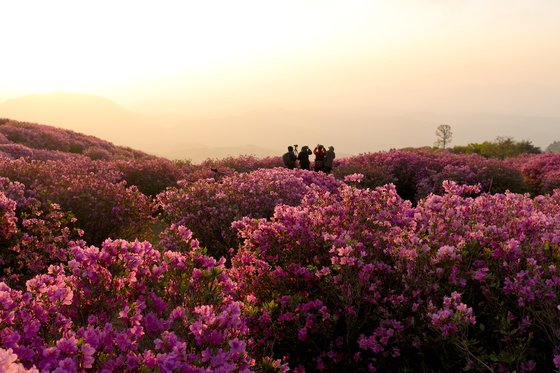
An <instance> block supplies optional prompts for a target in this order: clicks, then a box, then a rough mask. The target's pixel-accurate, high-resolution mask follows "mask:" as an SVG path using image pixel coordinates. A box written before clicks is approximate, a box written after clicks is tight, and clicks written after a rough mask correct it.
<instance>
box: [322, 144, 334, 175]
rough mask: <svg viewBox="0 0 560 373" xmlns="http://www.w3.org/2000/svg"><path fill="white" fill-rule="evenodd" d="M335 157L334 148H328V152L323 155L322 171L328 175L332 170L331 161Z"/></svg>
mask: <svg viewBox="0 0 560 373" xmlns="http://www.w3.org/2000/svg"><path fill="white" fill-rule="evenodd" d="M335 157H336V155H335V154H334V147H332V146H329V150H327V152H326V153H325V163H324V165H323V170H324V171H325V172H326V173H327V174H330V173H331V171H332V168H333V161H334V158H335Z"/></svg>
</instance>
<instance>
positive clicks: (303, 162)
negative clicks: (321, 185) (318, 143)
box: [297, 145, 313, 170]
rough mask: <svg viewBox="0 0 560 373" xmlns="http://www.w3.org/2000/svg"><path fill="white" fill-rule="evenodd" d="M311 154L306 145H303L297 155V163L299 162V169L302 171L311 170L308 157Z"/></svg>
mask: <svg viewBox="0 0 560 373" xmlns="http://www.w3.org/2000/svg"><path fill="white" fill-rule="evenodd" d="M311 154H313V153H312V151H311V149H309V147H308V146H307V145H304V146H303V147H302V148H301V151H300V152H299V154H298V157H297V158H298V161H299V167H301V169H302V170H309V169H311V168H310V166H311V162H310V161H309V156H310V155H311Z"/></svg>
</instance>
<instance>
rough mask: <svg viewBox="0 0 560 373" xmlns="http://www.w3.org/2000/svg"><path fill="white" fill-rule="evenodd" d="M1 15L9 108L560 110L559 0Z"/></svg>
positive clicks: (112, 2)
mask: <svg viewBox="0 0 560 373" xmlns="http://www.w3.org/2000/svg"><path fill="white" fill-rule="evenodd" d="M0 14H1V15H2V21H1V22H0V35H1V36H0V38H1V41H2V42H1V43H0V56H1V57H0V102H1V101H2V100H4V99H8V98H11V97H16V96H18V95H25V94H30V93H46V92H55V91H70V92H81V93H88V94H95V95H99V96H103V97H106V98H109V99H111V100H113V101H115V102H117V103H118V104H121V105H124V106H126V107H128V108H129V109H133V110H136V111H144V112H150V113H160V112H169V113H184V114H192V115H201V116H207V117H211V116H219V115H230V114H236V113H237V114H239V113H243V112H248V111H252V110H263V109H288V110H291V109H294V110H311V111H315V112H317V111H321V110H342V111H346V112H351V113H352V114H353V115H354V114H356V115H359V114H360V113H362V112H376V113H378V114H382V115H393V114H396V115H399V114H402V113H406V112H430V113H452V112H461V113H498V114H506V115H538V116H560V105H559V104H558V103H559V102H560V68H559V66H560V23H559V21H558V20H559V19H560V1H557V0H507V1H506V0H464V1H461V0H386V1H379V0H363V1H356V0H336V1H335V0H278V1H271V0H197V1H189V0H181V1H179V0H178V1H171V0H157V1H144V0H96V1H81V0H49V1H44V0H36V1H32V0H17V1H2V2H1V3H0Z"/></svg>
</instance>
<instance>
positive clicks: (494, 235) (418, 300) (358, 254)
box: [231, 183, 560, 371]
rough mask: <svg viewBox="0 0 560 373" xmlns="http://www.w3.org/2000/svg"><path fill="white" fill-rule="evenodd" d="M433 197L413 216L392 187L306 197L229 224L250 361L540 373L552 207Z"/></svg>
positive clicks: (553, 261)
mask: <svg viewBox="0 0 560 373" xmlns="http://www.w3.org/2000/svg"><path fill="white" fill-rule="evenodd" d="M445 191H446V194H445V195H443V196H437V195H432V196H430V197H428V198H427V199H425V200H421V201H420V202H419V204H418V206H416V207H413V206H412V205H411V204H410V203H409V202H407V201H404V200H402V199H401V198H400V197H399V196H398V194H397V192H396V189H395V188H394V187H392V186H388V187H383V188H378V189H375V190H360V189H356V188H352V187H345V188H343V189H342V190H341V191H340V193H339V194H338V195H337V194H330V193H325V192H324V191H322V190H320V189H314V190H313V191H312V192H311V193H310V194H308V195H306V196H305V197H304V199H303V201H302V203H301V204H300V205H298V206H279V207H277V208H276V210H275V214H274V216H273V218H272V219H270V220H265V219H250V218H245V219H243V220H241V221H238V222H236V223H234V226H235V227H236V228H237V229H238V230H239V234H240V236H241V237H242V238H243V239H244V243H243V245H242V247H241V248H240V249H239V251H238V252H237V253H236V255H235V256H234V257H233V258H232V269H231V277H232V278H233V279H234V280H235V281H236V282H237V283H238V284H239V290H238V291H239V297H240V298H241V299H245V309H244V312H245V314H246V315H247V317H248V318H249V322H248V324H249V327H250V329H251V330H252V331H253V336H254V338H255V340H256V343H257V345H258V346H259V347H260V348H262V351H272V352H273V354H274V356H275V357H276V358H287V359H288V361H289V364H290V367H292V368H298V367H300V368H305V369H306V370H316V369H319V370H326V371H333V370H348V371H350V370H351V371H360V370H370V371H374V370H376V369H379V370H381V371H409V370H418V369H419V370H429V371H449V370H451V371H458V370H461V369H474V370H492V371H514V370H516V371H550V370H552V369H553V367H554V366H555V365H554V364H558V361H559V360H560V355H559V353H560V350H559V348H560V340H559V337H560V322H559V321H558V320H560V319H559V318H558V316H560V311H559V308H558V304H559V303H560V299H559V295H560V293H559V290H560V287H559V286H560V274H559V272H558V270H557V268H558V265H559V264H560V263H559V261H560V253H559V252H558V243H559V242H560V234H559V233H560V230H559V228H560V222H559V221H558V218H557V217H558V213H559V212H560V204H559V202H560V199H559V197H560V195H559V194H555V195H552V196H543V197H539V198H537V199H535V200H532V199H531V198H530V197H529V196H528V195H519V194H512V193H508V194H495V195H489V194H483V195H480V196H478V197H476V198H474V197H473V195H476V194H477V193H478V192H479V191H480V190H479V188H478V187H460V186H458V185H457V184H453V183H446V184H445ZM469 195H471V196H469Z"/></svg>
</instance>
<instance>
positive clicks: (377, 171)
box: [333, 149, 528, 202]
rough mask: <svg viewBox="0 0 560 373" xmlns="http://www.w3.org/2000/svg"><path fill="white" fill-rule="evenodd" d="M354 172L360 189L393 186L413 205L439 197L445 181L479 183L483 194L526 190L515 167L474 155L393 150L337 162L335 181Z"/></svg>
mask: <svg viewBox="0 0 560 373" xmlns="http://www.w3.org/2000/svg"><path fill="white" fill-rule="evenodd" d="M356 172H358V173H361V174H363V175H364V181H363V183H362V184H361V187H369V188H374V187H378V186H383V185H385V184H388V183H393V184H395V186H396V188H397V192H398V193H399V195H400V196H401V197H402V198H404V199H407V200H410V201H414V202H416V201H418V200H419V199H421V198H424V197H426V196H428V195H429V194H430V193H435V194H442V193H443V189H442V187H441V186H442V182H443V181H444V180H452V181H456V182H458V183H462V184H480V187H481V189H482V190H483V191H486V192H491V193H502V192H505V191H506V190H509V191H512V192H517V193H522V192H526V191H528V188H527V186H526V185H525V182H524V178H523V175H522V174H521V173H520V171H519V170H518V169H517V168H516V167H513V166H512V165H510V164H508V163H504V162H503V161H501V160H494V159H486V158H484V157H482V156H480V155H475V154H469V155H466V154H461V155H458V154H452V153H449V152H446V151H431V150H422V149H416V150H392V151H389V152H377V153H366V154H361V155H358V156H354V157H349V158H344V159H341V160H337V161H336V167H335V168H334V170H333V173H334V175H335V176H337V177H338V178H344V176H346V175H349V174H353V173H356Z"/></svg>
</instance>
